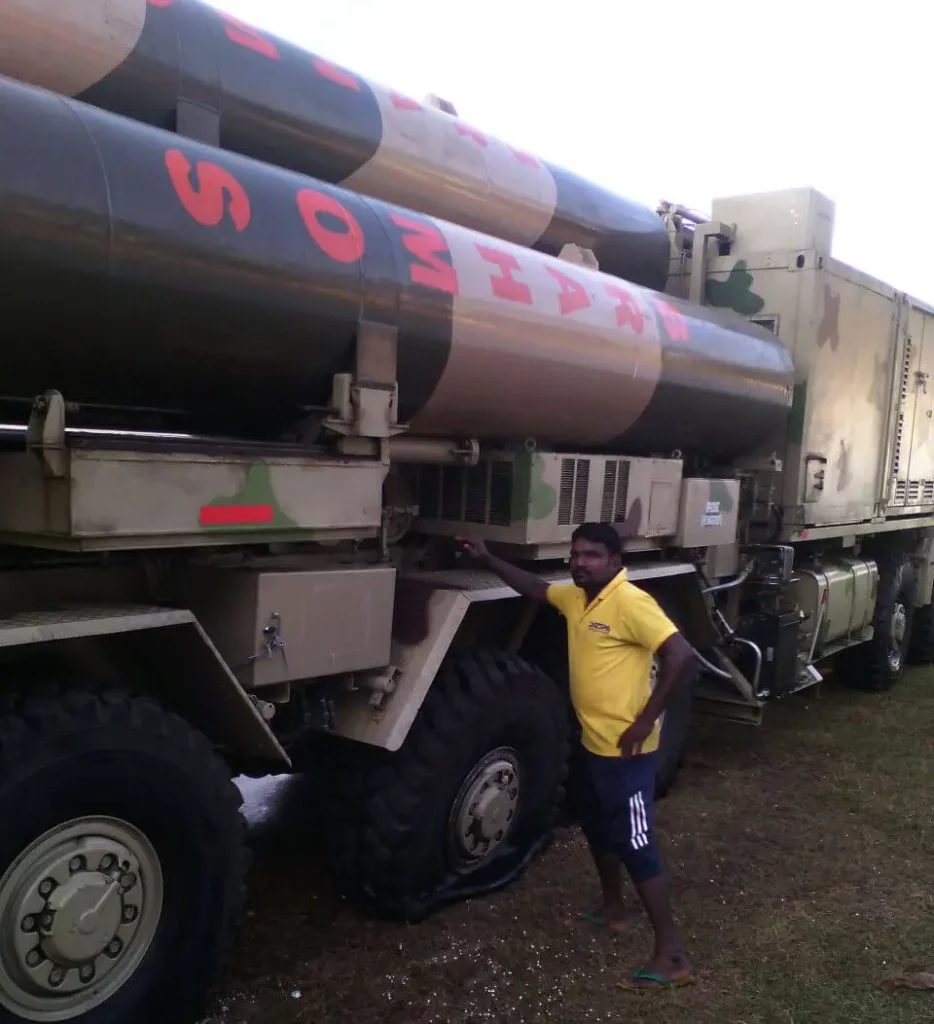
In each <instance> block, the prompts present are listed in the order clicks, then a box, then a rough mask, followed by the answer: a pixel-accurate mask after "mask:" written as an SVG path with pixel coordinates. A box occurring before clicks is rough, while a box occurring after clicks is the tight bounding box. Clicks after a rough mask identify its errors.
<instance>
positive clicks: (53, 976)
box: [49, 967, 65, 987]
mask: <svg viewBox="0 0 934 1024" xmlns="http://www.w3.org/2000/svg"><path fill="white" fill-rule="evenodd" d="M64 980H65V972H64V971H63V970H62V969H61V968H60V967H53V968H52V970H51V971H50V972H49V984H50V985H55V986H56V987H58V986H59V985H61V983H62V982H63V981H64Z"/></svg>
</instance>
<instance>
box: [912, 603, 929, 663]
mask: <svg viewBox="0 0 934 1024" xmlns="http://www.w3.org/2000/svg"><path fill="white" fill-rule="evenodd" d="M908 663H909V664H911V665H932V664H934V604H926V605H924V606H923V607H921V608H915V611H914V618H913V620H912V623H911V640H910V641H909V643H908Z"/></svg>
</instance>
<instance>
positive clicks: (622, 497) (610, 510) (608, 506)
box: [600, 459, 630, 523]
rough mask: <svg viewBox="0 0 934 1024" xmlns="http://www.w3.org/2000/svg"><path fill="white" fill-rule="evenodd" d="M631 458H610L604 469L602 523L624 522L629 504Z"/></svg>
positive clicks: (601, 506) (601, 507) (601, 504)
mask: <svg viewBox="0 0 934 1024" xmlns="http://www.w3.org/2000/svg"><path fill="white" fill-rule="evenodd" d="M629 466H630V463H629V460H628V459H608V460H607V462H606V465H605V467H604V470H603V499H602V501H601V503H600V522H601V523H624V522H625V521H626V508H627V506H628V505H629Z"/></svg>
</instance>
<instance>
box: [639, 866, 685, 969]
mask: <svg viewBox="0 0 934 1024" xmlns="http://www.w3.org/2000/svg"><path fill="white" fill-rule="evenodd" d="M636 891H637V892H638V893H639V897H640V898H641V900H642V904H643V906H644V907H645V910H646V913H647V914H648V915H649V920H650V921H651V923H652V930H653V931H654V932H655V951H654V953H653V955H652V959H651V960H650V961H649V962H648V963H647V964H646V965H645V966H644V967H643V968H642V969H643V971H646V972H651V973H652V974H659V975H661V976H662V977H664V978H676V977H677V976H678V975H683V974H684V973H685V972H687V971H690V969H691V963H690V961H689V960H688V958H687V957H686V956H685V953H684V946H683V944H682V942H681V937H680V936H679V935H678V930H677V928H676V927H675V922H674V917H673V915H672V912H671V899H670V897H669V894H668V881H667V879H666V878H665V875H664V873H662V874H660V875H656V876H655V877H654V878H650V879H648V881H645V882H640V883H639V884H637V885H636ZM632 984H633V985H635V986H636V987H654V986H653V983H652V982H651V981H645V982H640V981H639V980H638V979H636V980H635V981H633V982H632Z"/></svg>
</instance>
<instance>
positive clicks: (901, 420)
mask: <svg viewBox="0 0 934 1024" xmlns="http://www.w3.org/2000/svg"><path fill="white" fill-rule="evenodd" d="M910 370H911V338H906V339H905V361H904V362H903V363H902V380H901V387H900V389H899V392H898V405H899V413H898V427H897V428H896V431H895V458H894V460H893V464H892V471H893V472H894V473H898V470H899V466H900V464H901V458H902V437H903V436H904V433H905V414H904V412H902V411H901V410H902V409H903V408H904V406H905V401H906V400H907V398H908V375H909V371H910ZM896 493H897V492H896Z"/></svg>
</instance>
